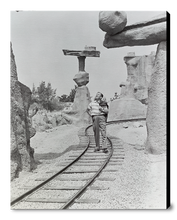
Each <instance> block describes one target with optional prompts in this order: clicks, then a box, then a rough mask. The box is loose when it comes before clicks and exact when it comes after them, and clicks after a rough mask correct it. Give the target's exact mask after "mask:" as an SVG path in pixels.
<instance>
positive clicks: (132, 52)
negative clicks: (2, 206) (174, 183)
mask: <svg viewBox="0 0 177 220" xmlns="http://www.w3.org/2000/svg"><path fill="white" fill-rule="evenodd" d="M169 25H170V14H169V13H168V11H162V10H159V11H157V10H156V11H155V10H153V11H129V10H127V11H116V8H115V11H114V10H112V11H106V10H105V11H103V10H100V11H74V10H73V11H69V10H68V11H60V10H56V11H50V10H48V11H40V10H38V11H35V10H29V11H28V10H14V11H11V12H10V31H11V33H10V56H11V57H10V58H11V63H10V73H11V74H10V76H11V78H10V98H11V101H10V141H11V146H10V172H11V173H10V194H11V195H10V196H11V198H10V209H11V210H64V209H65V210H66V209H67V210H165V209H168V208H169V206H170V195H169V193H170V191H169V187H170V182H169V166H168V164H169V148H170V146H169V145H168V144H167V122H168V120H167V118H168V115H167V103H168V99H167V94H168V89H167V74H169V72H168V70H169V68H168V67H169V66H168V65H169V56H167V54H168V50H169V47H168V46H169V40H170V39H169V35H168V28H169Z"/></svg>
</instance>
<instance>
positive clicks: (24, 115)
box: [11, 48, 35, 179]
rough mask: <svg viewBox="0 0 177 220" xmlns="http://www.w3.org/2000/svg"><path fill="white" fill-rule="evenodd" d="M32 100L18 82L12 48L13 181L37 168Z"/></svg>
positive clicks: (26, 88) (28, 91) (27, 91)
mask: <svg viewBox="0 0 177 220" xmlns="http://www.w3.org/2000/svg"><path fill="white" fill-rule="evenodd" d="M30 99H31V91H30V89H29V88H28V87H26V86H25V85H23V84H22V83H20V82H19V81H18V77H17V70H16V64H15V58H14V55H13V51H12V48H11V179H13V178H14V177H16V176H17V175H18V173H19V171H20V170H24V171H30V170H31V169H33V168H35V162H34V159H33V153H34V150H33V148H31V147H30V127H31V124H30V118H29V115H28V109H29V103H30Z"/></svg>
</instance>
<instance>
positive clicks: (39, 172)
mask: <svg viewBox="0 0 177 220" xmlns="http://www.w3.org/2000/svg"><path fill="white" fill-rule="evenodd" d="M125 127H126V128H124V127H123V126H120V125H114V124H113V125H109V126H108V127H107V133H108V136H109V135H110V136H112V137H114V140H118V142H119V144H118V145H117V147H118V148H120V146H121V148H122V149H115V151H114V154H113V157H114V156H115V157H116V156H117V154H120V155H123V159H122V160H119V162H117V164H116V161H115V165H109V164H108V166H107V167H106V168H105V172H102V174H101V175H100V176H99V178H101V177H107V178H113V179H114V181H100V180H96V181H95V182H94V183H93V186H99V187H100V188H101V187H103V188H105V187H108V188H109V189H106V190H90V189H89V188H88V190H87V191H86V193H85V194H84V195H82V196H81V199H86V198H87V199H88V198H91V199H99V200H100V202H99V203H93V204H91V203H89V204H84V203H81V204H79V203H75V204H74V205H73V206H72V207H70V209H165V208H166V155H165V154H163V155H149V154H145V153H144V142H145V140H146V127H145V123H143V122H142V123H141V126H137V125H136V126H135V125H134V124H129V125H128V127H127V126H125ZM79 129H80V127H76V126H74V125H67V126H65V125H64V126H60V127H57V128H55V129H52V130H51V131H49V132H40V133H39V132H38V133H36V135H35V136H34V138H32V139H31V146H32V147H33V148H34V149H35V159H36V158H37V160H38V163H39V164H38V166H37V169H36V170H34V171H32V172H21V173H20V175H19V177H18V178H16V179H15V180H13V181H12V182H11V197H12V198H16V197H17V196H19V195H21V194H22V193H24V192H25V189H23V186H31V187H34V186H36V185H38V184H39V183H41V181H35V180H36V179H37V178H46V177H50V176H52V175H53V174H54V173H47V174H46V171H52V170H53V171H54V170H56V169H58V168H61V169H62V167H59V164H60V163H61V162H64V161H65V159H68V158H69V156H70V155H72V152H71V151H70V149H72V147H74V146H76V145H77V144H78V143H79V138H78V135H77V133H78V131H79ZM70 158H71V157H70ZM114 160H115V159H114ZM76 168H77V169H78V168H79V167H76ZM93 168H94V166H93ZM111 169H114V170H115V172H106V170H111ZM46 175H47V176H46ZM72 175H73V177H76V176H77V177H78V178H79V176H81V174H72ZM63 176H64V177H67V176H68V174H63ZM69 176H71V175H69ZM89 176H91V174H85V175H84V177H89ZM82 177H83V175H82ZM57 182H58V181H57ZM57 182H53V183H52V185H53V186H55V185H58V186H61V185H63V186H64V185H65V184H66V185H68V184H69V183H68V184H67V183H66V182H65V181H62V182H60V183H59V182H58V183H57ZM83 183H84V181H78V182H77V181H74V182H70V185H81V184H83ZM43 191H45V192H43V193H44V194H46V196H47V197H49V198H50V197H51V196H52V195H53V196H54V197H55V198H57V197H58V196H61V197H64V196H68V195H70V194H71V193H72V192H67V193H66V194H67V195H63V193H59V192H57V191H56V190H54V191H53V190H43ZM50 191H52V192H51V194H50ZM71 191H72V190H71ZM60 192H61V191H60ZM44 194H43V195H44ZM37 195H38V194H36V195H35V194H34V195H33V196H34V197H36V196H37ZM40 195H41V193H40ZM60 207H61V204H57V203H42V204H41V203H33V202H28V204H26V203H19V204H18V205H16V206H14V207H12V209H26V208H28V209H59V208H60Z"/></svg>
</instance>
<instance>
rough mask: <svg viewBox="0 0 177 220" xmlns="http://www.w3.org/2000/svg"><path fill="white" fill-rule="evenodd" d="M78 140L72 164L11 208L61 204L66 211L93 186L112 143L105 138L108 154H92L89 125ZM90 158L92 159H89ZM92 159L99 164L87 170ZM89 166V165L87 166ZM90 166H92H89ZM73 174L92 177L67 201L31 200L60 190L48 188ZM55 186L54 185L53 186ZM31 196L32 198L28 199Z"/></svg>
mask: <svg viewBox="0 0 177 220" xmlns="http://www.w3.org/2000/svg"><path fill="white" fill-rule="evenodd" d="M142 120H146V119H145V118H134V119H126V120H117V121H109V122H107V125H111V124H116V123H124V122H128V121H142ZM79 138H80V143H79V145H78V147H77V148H76V149H75V150H78V151H79V152H80V151H81V153H79V155H77V156H75V155H74V154H73V155H72V158H74V159H73V160H72V162H70V163H69V164H67V165H65V166H64V167H63V168H62V169H60V170H59V171H58V172H56V173H55V174H54V175H52V176H51V177H49V178H47V179H45V180H44V181H43V182H42V183H40V184H38V185H37V186H35V187H34V188H32V189H30V190H28V191H27V192H26V193H24V194H22V195H21V196H19V197H18V198H15V199H13V200H12V201H11V207H13V206H16V205H18V204H19V203H21V202H32V203H35V202H38V203H54V202H55V203H61V204H62V205H61V208H60V209H67V208H69V207H70V206H72V205H73V204H74V203H75V202H76V201H77V200H78V199H79V198H80V197H81V195H83V194H84V192H85V191H86V190H87V189H88V188H89V187H90V186H91V185H92V184H93V182H94V181H95V180H96V178H97V177H98V176H99V175H100V173H101V172H102V171H103V169H104V168H105V167H106V166H107V164H108V163H109V161H110V159H111V157H112V155H113V151H114V148H113V144H112V141H111V139H110V138H109V137H107V144H108V149H109V153H107V154H105V153H100V152H95V153H93V149H94V142H93V139H94V136H93V130H92V125H89V126H88V127H86V128H85V129H84V130H82V131H80V133H79ZM91 157H92V158H91ZM93 158H94V162H95V163H97V165H98V164H99V166H97V168H96V169H93V170H88V169H87V168H88V163H89V164H92V163H91V162H93V161H92V160H91V159H93ZM83 161H85V162H87V164H85V165H84V166H83V168H82V169H81V167H79V169H80V170H75V167H76V165H77V166H79V164H82V163H83ZM89 166H90V165H89ZM91 166H92V165H91ZM75 173H83V174H87V173H91V174H92V175H91V176H90V177H89V178H85V179H84V178H81V179H84V180H86V183H85V184H84V185H82V186H80V187H76V189H75V190H74V193H73V195H72V196H71V197H69V198H68V199H51V198H50V199H47V198H33V195H34V194H35V193H37V192H39V191H40V190H60V189H61V188H60V187H58V188H57V187H56V186H54V187H52V186H50V184H51V183H53V182H54V183H55V181H58V180H62V175H63V174H71V176H72V174H75ZM72 180H79V179H76V178H73V177H71V178H69V177H68V178H67V181H68V182H69V181H72ZM54 185H55V184H54ZM62 190H68V188H67V187H66V188H65V187H64V188H63V189H62ZM31 196H32V198H30V197H31Z"/></svg>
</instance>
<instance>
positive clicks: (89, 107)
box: [86, 104, 91, 116]
mask: <svg viewBox="0 0 177 220" xmlns="http://www.w3.org/2000/svg"><path fill="white" fill-rule="evenodd" d="M90 111H91V105H90V104H89V105H88V107H87V110H86V112H87V113H88V114H89V115H90V116H91V112H90Z"/></svg>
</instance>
